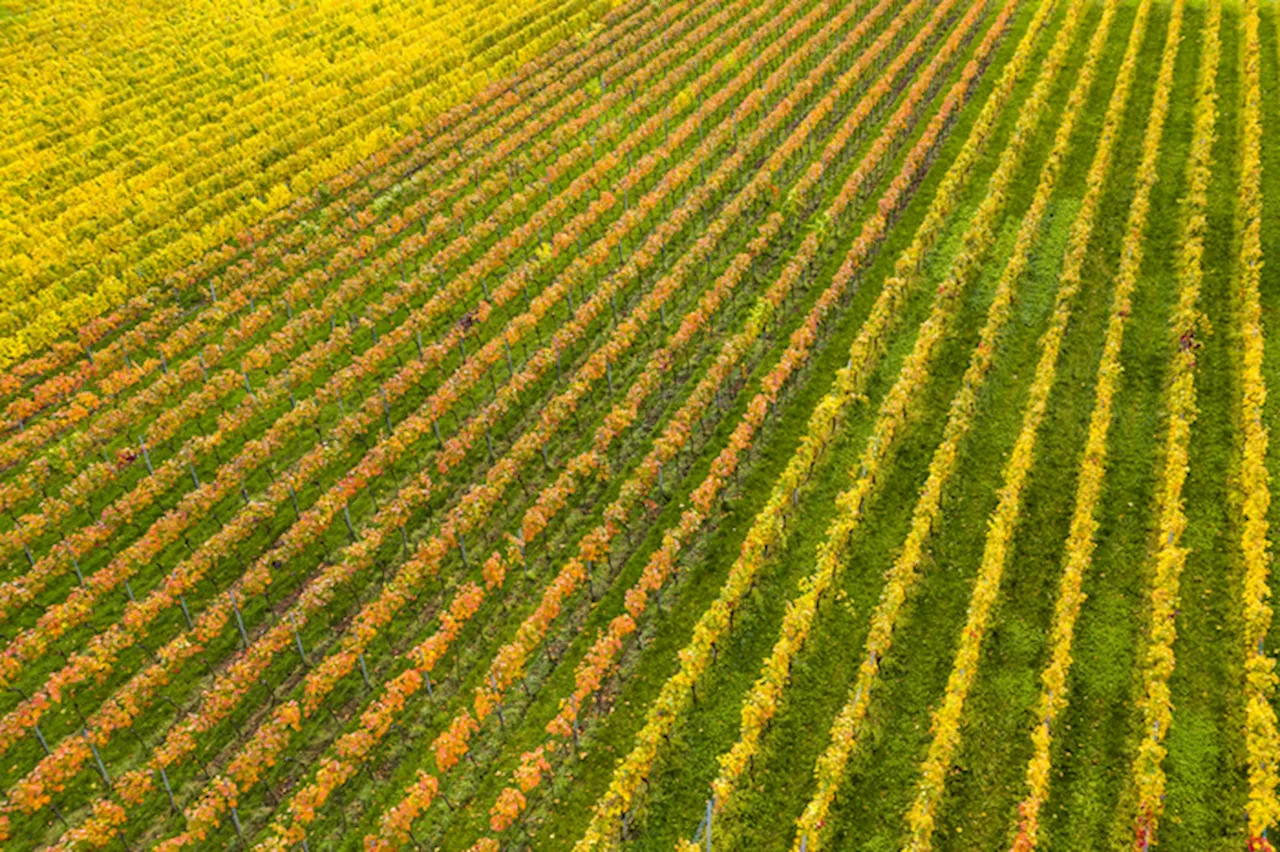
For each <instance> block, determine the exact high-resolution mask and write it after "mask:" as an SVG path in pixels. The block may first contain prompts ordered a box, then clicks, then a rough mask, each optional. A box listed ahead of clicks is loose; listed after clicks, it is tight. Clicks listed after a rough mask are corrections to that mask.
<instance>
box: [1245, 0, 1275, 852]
mask: <svg viewBox="0 0 1280 852" xmlns="http://www.w3.org/2000/svg"><path fill="white" fill-rule="evenodd" d="M1243 11H1244V16H1243V17H1244V55H1243V57H1242V58H1243V65H1244V103H1243V108H1242V112H1241V115H1242V119H1243V120H1242V122H1241V124H1242V132H1241V140H1240V143H1241V144H1240V154H1239V157H1240V212H1239V226H1240V234H1241V238H1240V255H1239V258H1238V260H1237V263H1238V267H1237V270H1236V272H1237V275H1238V276H1239V285H1238V288H1237V292H1238V293H1239V294H1240V296H1239V304H1238V305H1237V309H1238V310H1239V313H1240V362H1241V370H1240V383H1241V385H1242V388H1241V400H1240V423H1241V430H1242V431H1243V433H1244V448H1243V454H1242V458H1241V465H1240V467H1241V470H1240V481H1241V487H1242V491H1243V499H1242V501H1241V502H1242V505H1243V516H1244V518H1243V521H1244V524H1243V529H1242V530H1241V540H1240V547H1241V550H1242V552H1243V554H1244V600H1243V607H1244V641H1245V683H1244V690H1245V747H1246V749H1247V752H1248V757H1249V803H1248V805H1247V812H1248V817H1249V844H1250V848H1253V849H1258V850H1264V849H1265V850H1271V849H1272V848H1273V847H1272V846H1271V843H1270V841H1268V840H1267V839H1266V837H1265V835H1266V832H1267V831H1268V829H1272V828H1274V827H1275V826H1276V824H1277V822H1280V800H1277V798H1276V784H1277V781H1278V780H1280V778H1278V777H1277V769H1276V764H1277V759H1278V758H1280V736H1278V735H1277V733H1276V713H1275V709H1274V708H1273V707H1272V704H1271V700H1272V696H1273V695H1274V694H1275V688H1276V673H1275V665H1276V663H1275V658H1274V657H1272V656H1271V655H1269V654H1268V653H1266V651H1265V649H1264V647H1263V642H1264V640H1265V639H1266V636H1267V632H1268V630H1269V629H1270V627H1271V605H1270V604H1268V603H1267V598H1268V597H1270V595H1271V590H1270V570H1271V554H1270V542H1268V541H1267V530H1268V524H1267V509H1268V508H1269V507H1270V505H1271V490H1270V485H1269V483H1268V481H1267V478H1268V477H1267V443H1268V437H1267V429H1266V427H1265V426H1263V423H1262V415H1263V408H1264V407H1265V405H1266V401H1267V383H1266V380H1265V379H1264V378H1263V376H1262V360H1263V353H1264V350H1265V337H1264V334H1263V328H1262V303H1261V300H1260V298H1259V292H1258V286H1259V281H1260V278H1261V272H1262V86H1261V79H1260V78H1261V73H1260V70H1259V68H1260V63H1261V55H1260V54H1261V50H1260V48H1259V44H1258V2H1257V0H1245V2H1244V10H1243Z"/></svg>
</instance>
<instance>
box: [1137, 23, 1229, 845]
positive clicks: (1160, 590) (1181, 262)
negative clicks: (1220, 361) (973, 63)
mask: <svg viewBox="0 0 1280 852" xmlns="http://www.w3.org/2000/svg"><path fill="white" fill-rule="evenodd" d="M1221 22H1222V3H1221V0H1210V2H1209V8H1208V16H1207V17H1206V19H1205V25H1204V37H1203V39H1202V45H1203V47H1202V50H1201V54H1200V68H1199V73H1198V78H1197V81H1196V100H1195V113H1194V118H1193V119H1192V135H1191V154H1190V158H1189V160H1188V162H1187V191H1186V197H1185V200H1184V202H1183V203H1184V220H1183V223H1182V237H1181V246H1180V249H1179V252H1178V256H1177V258H1176V260H1175V277H1176V281H1177V295H1178V301H1177V305H1176V306H1175V308H1174V313H1173V317H1172V322H1171V323H1170V325H1171V333H1170V337H1171V339H1170V341H1169V345H1170V347H1171V349H1172V354H1171V356H1170V370H1169V372H1170V375H1169V383H1168V386H1167V387H1166V389H1165V399H1164V411H1165V414H1166V415H1167V417H1168V423H1169V427H1168V431H1167V432H1166V433H1165V440H1164V464H1163V467H1162V469H1161V473H1160V480H1159V483H1158V484H1157V499H1158V503H1157V506H1158V511H1159V516H1160V520H1159V523H1158V526H1157V530H1156V534H1157V536H1158V537H1157V540H1156V552H1155V555H1154V558H1153V563H1154V564H1153V566H1152V575H1151V595H1150V601H1149V604H1148V611H1147V614H1148V618H1149V622H1148V628H1147V637H1146V638H1147V649H1146V652H1145V654H1144V655H1143V661H1142V683H1141V687H1140V689H1141V697H1140V698H1139V699H1138V709H1139V711H1140V712H1141V715H1142V727H1141V728H1140V729H1139V732H1140V736H1141V740H1140V741H1139V743H1138V747H1137V751H1136V753H1135V754H1134V757H1133V767H1132V773H1133V783H1134V786H1135V788H1136V792H1137V803H1136V807H1137V812H1136V814H1135V816H1134V823H1133V825H1134V844H1135V847H1134V848H1137V849H1145V848H1147V847H1148V846H1149V845H1150V844H1151V843H1152V842H1154V838H1155V833H1156V828H1157V826H1158V825H1159V822H1160V816H1161V814H1162V813H1163V811H1164V791H1165V773H1164V756H1165V752H1166V748H1165V745H1164V741H1165V737H1166V736H1167V735H1168V733H1169V726H1170V725H1171V724H1172V723H1173V704H1172V701H1171V695H1170V692H1169V676H1170V675H1171V674H1172V673H1173V667H1174V662H1175V660H1174V640H1175V639H1176V638H1177V635H1178V629H1177V614H1178V586H1179V581H1180V579H1181V577H1182V569H1183V567H1184V566H1185V565H1186V561H1187V549H1186V548H1185V547H1183V546H1182V534H1183V532H1184V531H1185V529H1186V526H1187V515H1186V511H1185V506H1184V501H1183V497H1182V489H1183V485H1184V484H1185V483H1186V479H1187V472H1188V469H1189V457H1190V443H1191V426H1192V424H1193V423H1194V422H1195V419H1196V359H1197V357H1198V349H1199V346H1200V344H1199V342H1198V341H1197V340H1196V330H1197V328H1199V327H1200V324H1201V322H1202V316H1201V313H1200V308H1199V302H1200V282H1201V280H1202V279H1203V277H1204V270H1203V268H1202V266H1201V262H1202V256H1203V254H1204V234H1205V231H1206V230H1207V225H1208V222H1207V218H1206V215H1205V209H1206V207H1207V204H1208V194H1209V180H1210V177H1211V176H1212V162H1213V142H1214V127H1215V125H1216V124H1217V119H1218V110H1217V105H1216V92H1217V87H1216V79H1217V74H1218V59H1219V53H1220V42H1219V34H1218V30H1219V26H1220V24H1221Z"/></svg>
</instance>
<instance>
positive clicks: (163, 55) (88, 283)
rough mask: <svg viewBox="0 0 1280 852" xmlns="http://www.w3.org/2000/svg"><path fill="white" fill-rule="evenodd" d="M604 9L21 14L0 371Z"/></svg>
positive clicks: (3, 179) (6, 112) (82, 6)
mask: <svg viewBox="0 0 1280 852" xmlns="http://www.w3.org/2000/svg"><path fill="white" fill-rule="evenodd" d="M612 5H614V0H506V2H495V0H427V2H425V3H418V2H414V3H410V2H408V1H407V0H349V2H336V0H292V2H287V3H285V2H281V3H272V4H262V3H255V2H250V0H223V2H219V3H197V2H190V0H179V2H157V0H141V2H137V3H124V4H121V3H112V2H108V0H59V2H55V3H49V4H43V3H35V2H31V0H21V2H19V3H17V4H10V5H9V7H8V9H9V12H10V13H11V14H10V15H9V16H7V18H6V19H5V20H4V21H3V22H0V54H2V55H3V56H4V57H5V61H3V62H0V281H4V282H5V286H4V288H2V289H0V368H3V367H7V366H8V365H9V364H11V363H13V362H14V361H16V360H17V359H19V358H21V357H23V356H24V355H26V354H27V353H30V352H34V351H38V350H39V349H41V348H42V347H44V346H46V345H48V344H49V343H50V342H52V341H54V340H56V339H57V338H59V337H61V336H62V335H64V334H66V333H67V332H68V331H70V330H72V329H74V328H76V327H77V326H79V325H81V324H83V323H84V322H86V321H87V320H89V319H92V318H93V317H95V316H97V315H99V314H101V313H103V312H104V311H106V310H108V309H110V308H112V307H114V306H116V305H119V304H121V303H123V302H124V301H125V299H127V298H128V297H129V296H132V295H134V294H136V293H139V292H141V291H143V290H145V289H147V288H148V287H150V286H152V285H156V284H159V283H161V282H163V281H164V280H165V279H166V277H167V276H169V275H170V274H171V273H173V272H175V271H176V270H179V269H180V268H181V267H183V266H184V265H186V264H188V263H190V262H191V261H192V260H194V259H196V258H198V257H199V256H201V255H202V254H203V253H204V252H206V251H207V250H209V249H211V248H214V247H216V246H219V245H222V244H223V243H225V242H227V241H228V240H230V239H232V238H233V237H235V235H236V234H238V233H240V232H241V231H243V230H244V229H245V228H246V227H248V226H251V225H253V224H255V223H256V222H258V221H260V220H262V219H264V218H265V217H266V216H267V215H268V214H269V213H271V212H273V211H276V210H280V209H282V208H284V207H285V206H287V205H288V204H289V203H290V202H291V201H293V200H294V199H295V198H298V197H300V196H304V195H306V194H308V193H310V192H312V191H313V190H314V189H316V188H317V187H319V186H320V185H321V183H322V182H324V181H325V180H327V179H329V178H332V177H334V176H335V175H337V174H339V173H341V172H343V171H344V170H346V169H348V168H350V167H351V166H353V165H355V164H356V163H358V162H360V161H361V160H363V159H364V158H366V157H369V156H370V155H372V154H374V153H375V152H377V151H379V150H380V149H383V148H385V147H386V146H387V145H388V144H390V143H391V142H393V141H394V140H396V139H398V138H401V137H403V136H405V135H406V134H407V133H408V132H410V131H412V130H413V129H414V128H416V127H419V126H420V125H422V124H423V123H424V122H426V121H427V119H429V118H431V117H432V116H434V115H437V114H439V113H440V112H442V111H444V110H445V109H447V108H449V107H451V106H454V105H455V104H457V103H459V102H461V101H463V100H465V99H466V98H468V97H470V96H471V95H473V94H475V93H476V92H477V91H479V90H481V89H482V88H484V87H485V85H487V83H488V82H489V81H491V80H495V79H497V78H499V77H501V76H503V75H505V74H508V73H510V72H512V71H514V70H515V69H516V68H517V67H518V66H519V65H521V64H522V63H524V62H526V61H528V60H529V59H530V58H532V57H533V56H535V55H536V54H537V53H539V52H540V51H542V50H544V49H545V48H547V47H549V46H551V45H552V44H554V43H556V42H558V41H560V40H562V39H565V38H567V37H571V36H573V35H575V34H581V33H582V32H583V31H585V30H587V29H588V28H589V27H590V26H591V25H592V23H593V22H594V21H597V20H599V19H600V18H601V17H602V13H603V12H604V11H606V10H607V9H608V8H609V7H611V6H612Z"/></svg>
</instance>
